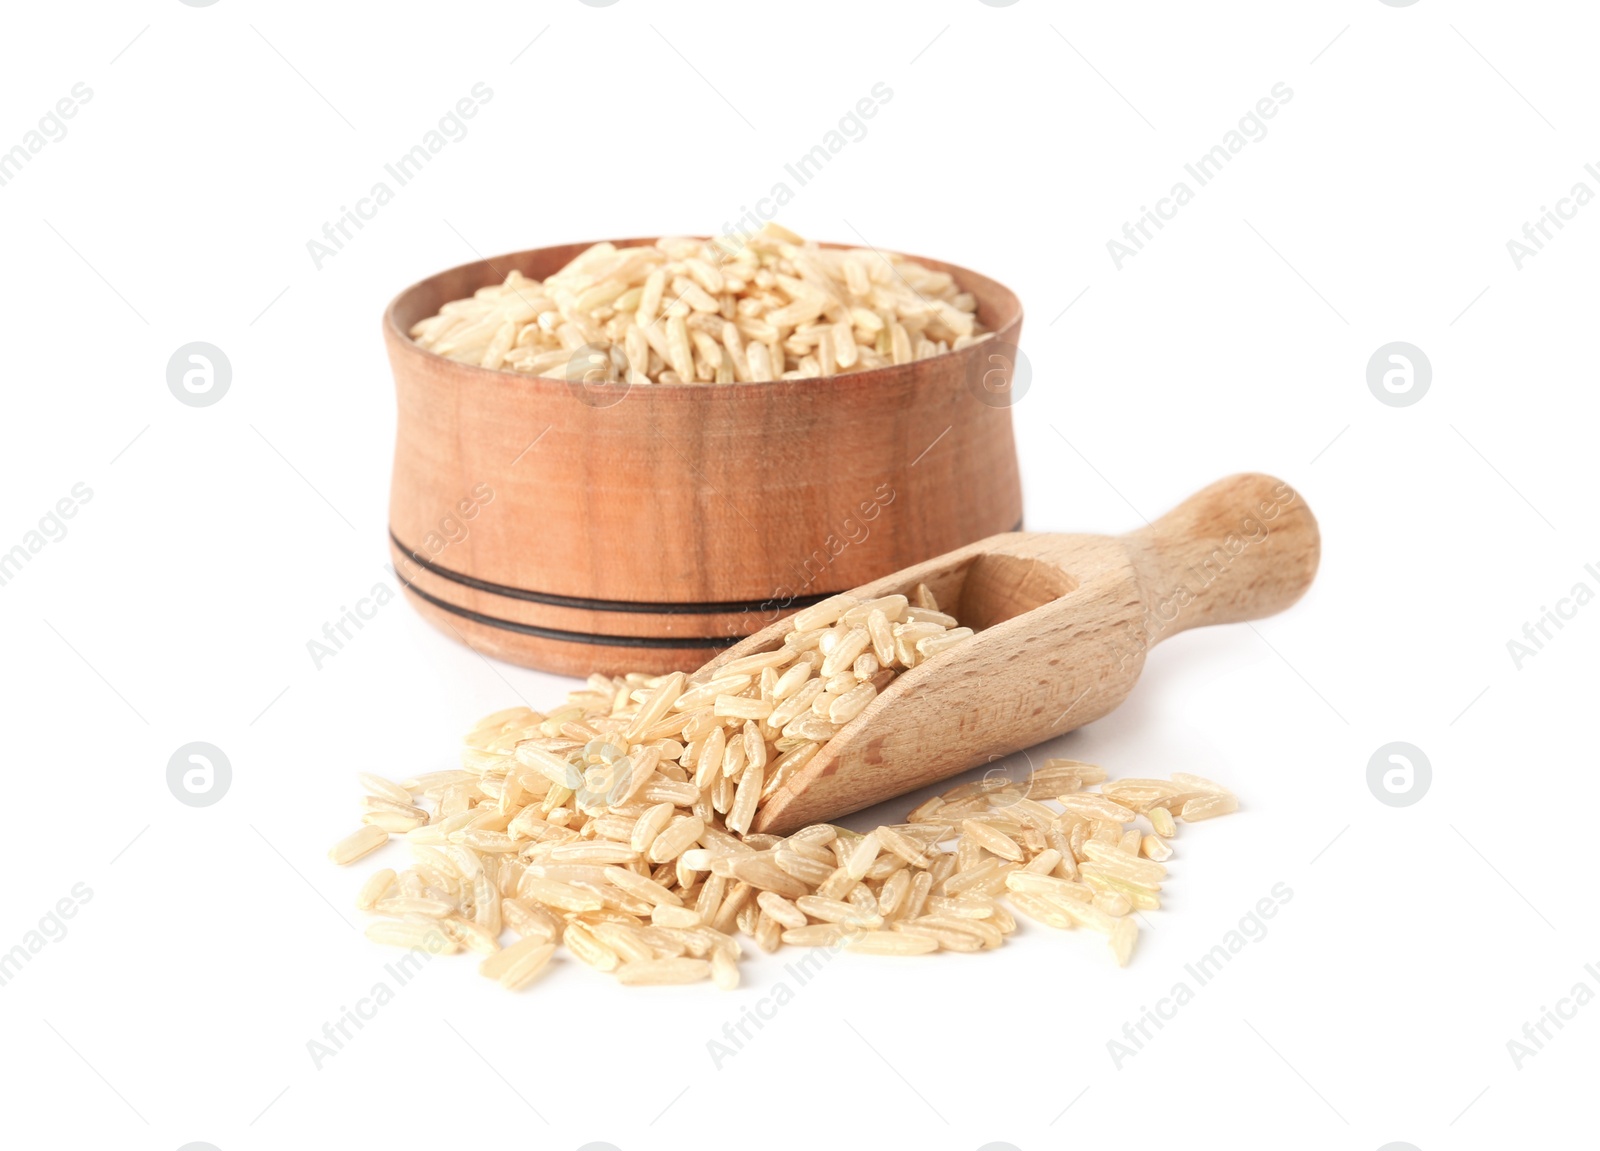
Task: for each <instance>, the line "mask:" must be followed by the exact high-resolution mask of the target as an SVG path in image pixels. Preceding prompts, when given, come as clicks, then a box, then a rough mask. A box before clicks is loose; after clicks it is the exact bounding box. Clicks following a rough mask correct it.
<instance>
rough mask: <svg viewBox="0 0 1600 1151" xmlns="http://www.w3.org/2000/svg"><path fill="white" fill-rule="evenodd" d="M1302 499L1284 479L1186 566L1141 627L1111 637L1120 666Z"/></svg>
mask: <svg viewBox="0 0 1600 1151" xmlns="http://www.w3.org/2000/svg"><path fill="white" fill-rule="evenodd" d="M1299 499H1300V493H1298V492H1296V491H1295V490H1294V489H1293V488H1292V487H1290V486H1289V485H1288V484H1286V483H1282V482H1280V483H1279V484H1278V486H1277V487H1275V488H1273V489H1272V499H1271V500H1261V501H1260V502H1259V503H1258V504H1257V505H1256V506H1255V507H1254V508H1251V509H1249V510H1248V511H1246V512H1245V513H1244V514H1243V515H1241V516H1240V517H1239V522H1238V525H1237V526H1236V527H1235V528H1234V530H1232V531H1230V532H1229V533H1228V534H1227V535H1226V536H1225V537H1223V539H1222V542H1221V543H1219V544H1218V545H1217V546H1216V547H1213V548H1212V549H1211V550H1210V551H1209V552H1208V553H1206V555H1205V556H1204V557H1203V558H1201V559H1200V560H1199V561H1197V562H1195V563H1192V564H1190V565H1189V566H1188V567H1187V568H1186V569H1184V572H1183V582H1181V583H1180V584H1179V585H1178V586H1177V587H1176V588H1173V589H1171V590H1170V591H1166V592H1164V593H1163V594H1161V595H1160V598H1157V599H1155V600H1154V601H1153V602H1151V603H1150V604H1148V605H1147V606H1146V608H1145V619H1144V623H1143V624H1142V625H1141V626H1140V627H1139V628H1137V629H1136V628H1135V627H1134V626H1133V625H1132V624H1126V623H1125V624H1124V625H1123V635H1122V637H1121V639H1120V640H1119V639H1118V638H1117V637H1112V638H1110V639H1108V640H1107V643H1108V644H1109V645H1110V647H1111V651H1112V654H1113V655H1116V656H1117V666H1118V667H1119V668H1121V667H1126V666H1127V663H1128V661H1129V660H1130V659H1134V658H1136V657H1138V656H1141V655H1143V654H1144V653H1146V652H1148V651H1149V650H1150V648H1151V647H1153V646H1154V645H1155V643H1156V641H1157V640H1159V639H1160V638H1161V637H1162V633H1163V632H1165V631H1167V629H1169V628H1171V627H1172V626H1173V625H1174V624H1175V623H1177V622H1178V620H1179V619H1180V618H1181V617H1182V615H1183V612H1184V610H1185V609H1186V608H1188V607H1190V606H1191V605H1192V604H1194V603H1195V601H1196V599H1197V598H1198V596H1199V595H1200V593H1201V592H1203V591H1205V590H1206V589H1207V588H1209V587H1210V586H1211V585H1212V584H1214V583H1215V582H1217V581H1218V580H1220V579H1224V578H1226V577H1227V575H1228V572H1229V571H1230V570H1231V568H1232V566H1233V562H1234V561H1235V560H1237V559H1238V558H1239V557H1240V556H1242V555H1243V554H1244V553H1245V552H1246V551H1248V550H1249V549H1250V548H1252V547H1255V546H1257V545H1259V544H1261V543H1264V542H1265V541H1266V540H1267V539H1269V538H1270V537H1271V535H1272V528H1271V526H1270V525H1271V524H1272V521H1274V520H1276V519H1277V518H1278V517H1279V516H1280V515H1282V514H1283V513H1284V512H1285V511H1286V510H1287V509H1289V508H1291V507H1293V506H1294V505H1295V503H1296V502H1297V501H1298V500H1299Z"/></svg>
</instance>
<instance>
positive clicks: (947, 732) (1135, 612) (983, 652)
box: [706, 475, 1321, 834]
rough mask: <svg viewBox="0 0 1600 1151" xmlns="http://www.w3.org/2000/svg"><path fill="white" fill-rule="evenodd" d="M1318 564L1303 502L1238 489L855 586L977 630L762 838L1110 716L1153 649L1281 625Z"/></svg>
mask: <svg viewBox="0 0 1600 1151" xmlns="http://www.w3.org/2000/svg"><path fill="white" fill-rule="evenodd" d="M1320 552H1321V544H1320V538H1319V535H1318V532H1317V521H1316V519H1315V518H1314V517H1313V516H1312V514H1311V511H1310V509H1308V508H1307V507H1306V505H1305V502H1304V501H1303V500H1301V499H1300V498H1299V496H1298V495H1297V494H1296V493H1295V491H1294V489H1293V488H1291V487H1289V485H1288V484H1286V483H1283V482H1281V481H1279V480H1276V479H1273V478H1272V477H1270V476H1264V475H1237V476H1230V477H1229V478H1227V479H1224V480H1219V481H1218V482H1216V483H1214V484H1212V485H1211V486H1210V487H1208V488H1206V489H1205V490H1204V491H1202V492H1200V493H1199V494H1197V495H1195V496H1193V497H1191V498H1190V499H1188V500H1186V501H1185V502H1184V503H1182V504H1180V505H1179V506H1178V507H1177V508H1175V509H1174V510H1172V511H1170V512H1168V513H1167V514H1166V515H1164V516H1162V517H1161V518H1160V519H1159V520H1157V521H1156V522H1155V523H1153V524H1150V525H1149V526H1148V527H1144V528H1141V529H1139V530H1138V531H1135V532H1130V533H1128V534H1127V535H1123V536H1093V535H1052V534H1043V533H1037V532H1007V533H1004V534H1001V535H996V536H990V537H989V538H988V539H984V540H979V541H978V542H977V543H974V544H969V545H968V546H966V547H964V548H960V549H958V550H956V551H953V552H949V553H947V554H945V555H942V556H940V557H938V558H937V559H932V560H929V561H928V562H926V563H923V564H918V565H917V566H916V567H911V568H906V569H905V570H904V571H900V572H896V573H895V574H894V575H890V576H885V577H884V578H883V579H880V580H877V581H875V582H873V583H869V584H866V585H864V586H862V587H858V588H855V589H854V590H853V591H852V592H851V593H850V594H851V595H854V596H856V597H858V598H860V599H872V598H875V597H878V596H885V595H893V594H895V593H900V594H904V595H911V594H912V593H913V592H914V590H915V589H916V586H917V585H918V584H919V583H922V584H927V585H928V587H929V589H931V590H932V592H933V593H934V596H935V597H936V598H937V599H938V601H939V606H940V609H941V610H943V611H945V612H948V613H949V614H951V615H954V616H955V617H956V619H957V620H959V621H960V623H962V624H964V625H966V626H969V627H971V628H973V629H974V630H975V631H976V633H977V634H976V635H974V636H973V637H972V638H971V639H968V640H966V641H965V642H964V643H961V644H958V645H956V646H955V647H953V648H951V649H949V650H948V651H944V652H941V653H940V654H938V655H937V656H935V657H933V658H932V659H930V660H928V661H927V662H926V663H923V664H921V665H919V666H917V667H914V668H912V669H911V670H909V671H906V672H903V673H902V674H901V675H900V676H899V677H898V678H897V679H895V680H894V681H893V682H892V683H890V684H889V686H888V687H887V688H885V689H884V691H883V693H882V694H881V695H879V696H878V697H877V698H876V699H875V700H873V701H872V703H871V704H869V705H868V706H867V708H866V709H865V710H864V711H862V712H861V714H860V715H858V716H857V717H856V718H855V719H853V720H851V721H850V722H849V723H847V724H846V725H845V726H844V727H842V728H841V729H840V730H839V732H838V733H837V734H836V735H835V736H834V737H833V739H831V740H830V741H829V742H828V743H827V744H826V745H825V746H824V747H823V748H822V749H821V750H820V751H819V752H818V753H817V754H816V756H815V757H814V758H812V760H811V761H810V762H809V763H808V764H806V766H805V767H803V768H802V769H801V770H800V771H799V772H797V773H796V774H795V776H794V777H793V778H792V779H790V780H789V782H788V783H787V784H786V785H785V786H783V787H782V788H780V789H779V790H778V791H776V792H774V793H773V794H772V795H771V796H770V797H769V798H768V799H767V801H766V802H765V803H764V804H763V805H762V807H761V808H760V810H759V811H758V813H757V815H756V818H755V824H754V827H753V830H755V831H760V832H771V833H774V834H787V833H788V832H791V831H794V830H796V829H798V828H800V827H804V826H805V825H806V824H808V823H816V822H822V821H826V820H830V819H836V818H838V817H839V816H841V815H845V814H847V813H849V812H852V811H858V810H860V809H861V808H863V807H869V806H871V805H872V804H875V803H879V802H882V801H883V800H886V799H890V798H893V797H894V796H897V795H902V794H904V793H906V792H908V791H913V790H915V789H916V788H919V787H923V786H925V785H927V784H930V783H934V782H936V781H938V780H941V779H946V778H948V777H950V776H952V775H956V774H958V773H960V772H962V771H965V770H966V769H967V768H969V767H973V766H976V765H977V764H980V763H984V762H987V761H990V760H993V759H995V758H998V757H999V756H1002V755H1007V754H1010V753H1011V752H1014V751H1018V750H1020V749H1021V748H1025V747H1031V746H1032V745H1034V744H1036V743H1040V742H1042V741H1044V740H1046V739H1050V738H1052V737H1054V736H1058V735H1061V734H1063V733H1065V732H1068V731H1071V730H1073V729H1074V728H1077V727H1081V726H1083V725H1084V724H1086V723H1089V722H1091V721H1093V720H1096V719H1099V718H1100V717H1101V716H1103V715H1105V714H1106V713H1107V712H1109V711H1110V710H1111V709H1112V708H1114V707H1116V706H1117V705H1118V704H1119V703H1121V702H1122V701H1123V699H1124V698H1125V697H1126V696H1127V694H1128V692H1129V691H1130V690H1132V688H1133V685H1134V682H1135V681H1136V680H1137V679H1138V678H1139V672H1140V671H1141V670H1142V669H1143V668H1144V660H1145V654H1146V652H1148V650H1149V649H1150V647H1151V646H1152V645H1154V644H1156V643H1158V642H1160V641H1161V640H1163V639H1166V638H1167V637H1169V636H1173V635H1176V634H1177V633H1178V632H1180V631H1186V630H1187V629H1189V628H1191V627H1199V626H1201V625H1202V624H1214V623H1235V622H1239V621H1242V620H1253V619H1261V618H1262V617H1264V616H1269V615H1272V614H1273V613H1274V612H1278V611H1282V610H1283V609H1284V608H1286V607H1288V606H1289V605H1290V604H1292V603H1293V602H1294V601H1295V600H1297V599H1299V598H1300V596H1301V594H1302V593H1304V592H1305V590H1306V588H1307V587H1309V586H1310V584H1311V579H1312V576H1314V575H1315V574H1316V570H1317V561H1318V557H1319V555H1320ZM789 628H790V625H789V623H788V622H787V621H779V622H778V623H775V624H773V625H772V626H771V627H767V628H763V629H762V630H761V631H759V632H757V633H756V634H755V635H752V636H750V637H749V638H748V639H746V640H744V641H743V642H742V643H740V644H738V645H737V646H735V647H732V648H729V649H728V650H727V651H726V652H724V653H723V654H722V655H720V656H719V657H718V658H717V659H715V660H713V661H712V662H711V663H710V664H708V665H706V666H707V669H708V670H709V669H712V668H715V667H717V666H719V665H721V664H723V663H725V662H727V661H728V660H730V659H737V658H738V657H740V656H744V655H750V654H752V653H755V652H759V651H765V650H770V649H771V648H773V647H775V646H776V645H777V644H778V643H779V642H781V641H782V638H783V636H784V635H785V634H786V633H787V632H788V631H789Z"/></svg>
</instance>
